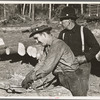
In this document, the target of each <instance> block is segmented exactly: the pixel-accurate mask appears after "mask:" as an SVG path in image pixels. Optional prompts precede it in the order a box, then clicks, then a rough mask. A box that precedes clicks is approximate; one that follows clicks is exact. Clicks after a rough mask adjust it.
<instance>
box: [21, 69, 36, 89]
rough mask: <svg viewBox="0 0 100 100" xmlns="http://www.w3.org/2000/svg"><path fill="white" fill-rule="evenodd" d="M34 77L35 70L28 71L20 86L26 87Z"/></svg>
mask: <svg viewBox="0 0 100 100" xmlns="http://www.w3.org/2000/svg"><path fill="white" fill-rule="evenodd" d="M35 77H36V76H35V71H34V70H32V71H30V72H29V73H28V74H27V75H26V77H25V79H24V80H23V81H22V83H21V86H22V87H23V88H25V89H28V88H29V87H30V86H31V85H32V83H33V82H34V80H35Z"/></svg>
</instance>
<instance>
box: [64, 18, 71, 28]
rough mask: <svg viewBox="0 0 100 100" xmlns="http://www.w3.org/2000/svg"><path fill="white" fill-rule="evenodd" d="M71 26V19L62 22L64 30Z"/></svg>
mask: <svg viewBox="0 0 100 100" xmlns="http://www.w3.org/2000/svg"><path fill="white" fill-rule="evenodd" d="M69 24H70V19H65V20H62V26H63V27H64V28H68V26H69Z"/></svg>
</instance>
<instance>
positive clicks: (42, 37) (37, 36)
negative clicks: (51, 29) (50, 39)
mask: <svg viewBox="0 0 100 100" xmlns="http://www.w3.org/2000/svg"><path fill="white" fill-rule="evenodd" d="M46 34H47V33H46V32H42V33H41V34H38V33H37V34H35V35H34V36H33V38H34V39H35V40H36V41H37V42H38V43H40V44H41V45H43V46H45V45H46V44H47V37H46Z"/></svg>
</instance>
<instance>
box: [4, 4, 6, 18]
mask: <svg viewBox="0 0 100 100" xmlns="http://www.w3.org/2000/svg"><path fill="white" fill-rule="evenodd" d="M5 6H6V5H5V4H4V19H6V9H5Z"/></svg>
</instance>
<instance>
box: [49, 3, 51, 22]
mask: <svg viewBox="0 0 100 100" xmlns="http://www.w3.org/2000/svg"><path fill="white" fill-rule="evenodd" d="M49 20H51V4H49Z"/></svg>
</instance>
